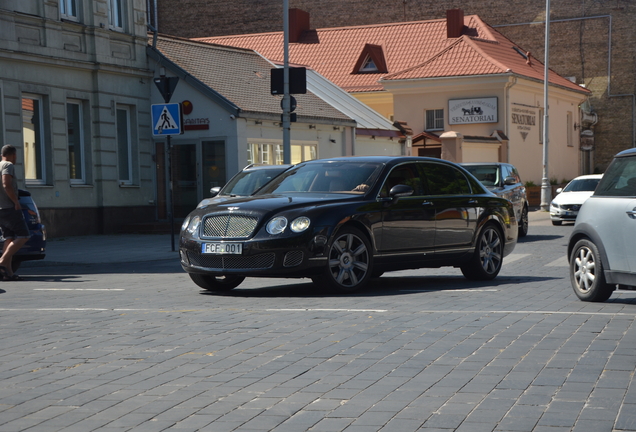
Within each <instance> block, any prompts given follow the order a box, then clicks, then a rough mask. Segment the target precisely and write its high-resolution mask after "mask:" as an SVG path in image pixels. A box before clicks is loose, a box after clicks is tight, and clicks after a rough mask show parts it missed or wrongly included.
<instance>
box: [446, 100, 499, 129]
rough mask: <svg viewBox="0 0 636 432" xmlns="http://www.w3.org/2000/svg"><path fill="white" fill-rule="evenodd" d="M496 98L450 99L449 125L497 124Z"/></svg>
mask: <svg viewBox="0 0 636 432" xmlns="http://www.w3.org/2000/svg"><path fill="white" fill-rule="evenodd" d="M497 102H498V101H497V98H496V97H487V98H473V99H450V100H449V101H448V123H449V124H472V123H497V122H498V121H499V120H498V118H497Z"/></svg>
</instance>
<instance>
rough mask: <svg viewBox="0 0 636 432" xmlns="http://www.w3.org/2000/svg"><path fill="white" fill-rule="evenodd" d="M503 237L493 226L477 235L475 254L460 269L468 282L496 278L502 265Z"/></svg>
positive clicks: (488, 226)
mask: <svg viewBox="0 0 636 432" xmlns="http://www.w3.org/2000/svg"><path fill="white" fill-rule="evenodd" d="M503 246H504V245H503V235H502V234H501V231H500V230H499V229H498V228H497V227H496V226H495V225H493V224H489V225H486V226H485V227H484V228H483V229H482V231H481V232H480V233H479V237H478V238H477V244H476V245H475V253H474V254H473V256H472V258H471V259H470V261H469V262H468V263H467V264H465V265H463V266H462V267H461V270H462V273H463V274H464V276H465V277H466V278H467V279H470V280H482V281H483V280H491V279H494V278H495V277H497V275H498V274H499V271H500V270H501V266H502V264H503Z"/></svg>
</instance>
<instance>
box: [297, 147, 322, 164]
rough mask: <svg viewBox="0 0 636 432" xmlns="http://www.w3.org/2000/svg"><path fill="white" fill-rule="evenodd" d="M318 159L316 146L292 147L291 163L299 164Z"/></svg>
mask: <svg viewBox="0 0 636 432" xmlns="http://www.w3.org/2000/svg"><path fill="white" fill-rule="evenodd" d="M314 159H318V146H317V145H316V144H300V145H299V144H296V145H292V146H291V163H292V164H294V165H295V164H299V163H301V162H305V161H308V160H314Z"/></svg>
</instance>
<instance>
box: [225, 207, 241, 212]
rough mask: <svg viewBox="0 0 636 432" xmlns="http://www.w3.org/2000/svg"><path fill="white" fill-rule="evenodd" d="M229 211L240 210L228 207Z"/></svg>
mask: <svg viewBox="0 0 636 432" xmlns="http://www.w3.org/2000/svg"><path fill="white" fill-rule="evenodd" d="M227 209H228V210H229V211H234V210H238V209H239V208H238V207H228V208H227Z"/></svg>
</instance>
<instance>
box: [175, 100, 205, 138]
mask: <svg viewBox="0 0 636 432" xmlns="http://www.w3.org/2000/svg"><path fill="white" fill-rule="evenodd" d="M181 106H182V107H183V114H185V115H190V114H192V111H193V110H194V105H193V104H192V102H190V101H189V100H184V101H183V102H181ZM183 129H184V130H187V131H192V130H208V129H210V119H209V118H207V117H199V118H186V119H184V121H183Z"/></svg>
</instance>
